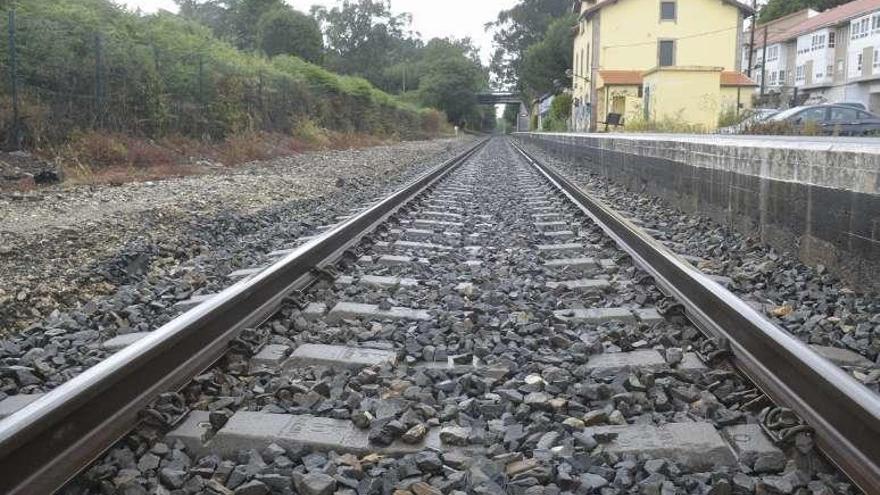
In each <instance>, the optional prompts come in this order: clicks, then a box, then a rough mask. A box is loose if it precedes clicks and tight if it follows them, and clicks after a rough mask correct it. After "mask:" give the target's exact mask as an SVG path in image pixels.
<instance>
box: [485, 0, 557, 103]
mask: <svg viewBox="0 0 880 495" xmlns="http://www.w3.org/2000/svg"><path fill="white" fill-rule="evenodd" d="M571 5H572V4H571V0H522V1H521V2H520V3H519V4H517V5H516V6H514V7H513V8H511V9H509V10H504V11H502V12H501V13H500V14H498V19H497V20H496V21H495V22H493V23H490V24H488V25H487V28H494V29H495V35H494V40H495V45H496V47H497V48H496V49H495V53H494V54H493V56H492V65H491V69H492V74H493V75H494V76H495V80H496V81H497V82H498V83H499V84H501V85H504V86H507V87H509V88H512V89H523V88H522V86H521V85H520V82H521V79H520V75H521V71H522V64H523V59H524V57H525V53H526V50H527V49H528V48H529V47H530V46H532V45H534V44H535V43H538V42H540V41H541V40H542V39H543V37H544V34H545V33H546V32H547V28H548V27H550V24H551V23H553V21H554V20H556V19H558V18H560V17H562V16H564V15H565V14H566V13H568V12H570V9H571ZM569 51H571V50H569Z"/></svg>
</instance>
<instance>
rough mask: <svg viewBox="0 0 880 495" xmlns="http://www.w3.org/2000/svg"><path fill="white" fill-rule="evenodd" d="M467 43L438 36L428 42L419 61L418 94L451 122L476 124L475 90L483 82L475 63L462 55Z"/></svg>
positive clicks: (483, 83) (479, 87) (479, 118)
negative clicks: (443, 113)
mask: <svg viewBox="0 0 880 495" xmlns="http://www.w3.org/2000/svg"><path fill="white" fill-rule="evenodd" d="M468 45H469V44H468V43H461V42H459V43H455V42H451V41H449V40H441V39H434V40H431V42H429V43H428V45H427V46H426V47H425V50H424V53H423V55H422V58H421V60H420V62H419V67H420V69H419V70H420V72H422V74H423V75H422V77H421V83H420V85H419V95H420V98H421V101H422V103H424V104H425V105H426V106H430V107H434V108H439V109H441V110H443V111H444V112H446V115H447V116H449V119H450V121H451V122H453V123H455V124H458V125H461V126H465V125H466V124H467V123H470V125H471V127H476V126H478V123H479V122H481V121H482V117H481V115H480V114H479V111H478V108H477V97H476V93H477V92H478V91H479V90H481V89H483V88H485V87H486V85H487V84H486V75H485V73H484V72H483V70H482V68H481V67H480V65H479V63H475V62H474V61H473V60H472V59H469V58H468V57H467V55H466V54H467V52H468V48H469V46H468Z"/></svg>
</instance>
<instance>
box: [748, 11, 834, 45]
mask: <svg viewBox="0 0 880 495" xmlns="http://www.w3.org/2000/svg"><path fill="white" fill-rule="evenodd" d="M817 15H819V13H818V12H815V11H813V10H810V9H802V10H799V11H797V12H793V13H791V14H788V15H786V16H784V17H780V18H779V19H774V20H772V21H770V22H765V23H763V24H758V29H757V31H755V48H756V49H757V48H762V47H763V46H764V28H765V27H766V28H767V44H768V45H775V44H776V43H780V42H783V41H785V40H786V38H785V36H786V34H787V33H788V31H790V30H792V29H794V28H795V27H797V26H798V25H800V24H802V23H804V22H806V21H807V20H808V19H811V18H812V17H815V16H817ZM751 34H752V33H751V31H750V30H746V32H745V34H744V37H745V40H746V43H748V42H750V41H751Z"/></svg>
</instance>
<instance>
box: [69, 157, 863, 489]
mask: <svg viewBox="0 0 880 495" xmlns="http://www.w3.org/2000/svg"><path fill="white" fill-rule="evenodd" d="M536 182H539V181H538V179H537V178H536V175H535V174H534V173H533V172H531V171H530V170H529V169H527V168H526V166H525V164H524V163H523V162H522V161H521V160H519V159H518V158H517V156H516V155H515V154H514V153H513V150H512V149H511V148H510V147H509V146H508V145H507V143H506V142H505V141H504V140H500V139H496V140H494V141H493V142H491V143H490V144H489V146H488V147H487V148H485V149H483V150H482V151H481V152H480V153H479V154H478V155H477V156H476V157H475V158H473V159H472V161H471V162H469V164H468V165H467V166H466V167H464V168H462V169H460V170H459V171H457V172H456V173H455V174H453V176H452V177H451V178H450V179H448V180H447V181H446V182H445V183H444V185H443V186H441V187H440V188H438V189H439V190H437V191H435V192H433V193H431V194H430V195H428V197H427V198H426V199H425V200H424V201H422V202H421V204H420V205H418V207H416V208H413V209H412V210H411V211H410V212H409V213H408V214H405V215H401V216H400V218H399V219H398V220H397V222H396V223H395V224H392V225H390V226H389V227H390V229H388V230H387V231H385V232H384V234H382V235H380V236H377V239H376V240H378V241H380V242H388V243H395V242H397V241H399V240H401V239H405V240H410V236H411V235H412V233H411V232H407V230H408V229H412V228H414V227H415V226H416V223H417V222H416V221H417V220H419V219H421V218H424V217H425V216H427V215H428V213H427V212H428V211H437V210H438V209H439V207H438V206H436V205H437V203H436V202H435V201H436V200H438V199H439V200H443V198H450V197H453V194H454V193H452V192H450V191H452V190H453V189H455V188H462V189H467V190H473V192H474V195H475V196H474V199H475V200H476V199H478V200H479V201H474V202H472V203H464V202H461V203H460V207H461V208H462V209H461V210H455V211H456V212H457V214H460V215H461V217H460V219H459V220H458V222H459V223H461V224H462V225H458V226H452V225H449V226H446V227H440V226H437V227H436V228H434V229H429V230H434V233H433V234H431V233H428V234H424V237H423V238H420V240H419V242H431V243H434V244H438V245H440V244H442V245H445V246H447V247H452V248H453V249H440V248H429V249H426V248H424V247H420V248H417V247H415V246H412V245H409V246H406V247H403V246H397V247H395V246H394V245H393V244H392V245H384V244H380V243H379V242H377V243H376V244H374V245H373V246H372V247H371V248H370V249H369V250H368V251H367V253H366V256H367V257H364V258H361V259H360V260H358V261H357V262H352V263H350V265H349V266H347V267H345V268H346V269H345V270H343V273H344V274H345V275H347V276H351V277H353V279H352V280H353V281H354V283H351V284H348V285H347V284H345V283H341V282H339V281H337V283H335V284H329V283H325V284H324V285H322V286H318V287H315V288H314V289H313V290H311V291H309V292H308V297H309V299H310V301H311V302H313V303H324V304H326V305H327V307H328V308H332V307H333V306H334V305H335V304H336V303H338V302H356V303H364V304H375V305H378V307H379V309H380V310H388V309H390V308H392V307H408V308H413V309H419V310H422V311H427V313H428V315H429V317H428V318H427V319H424V320H413V321H400V320H393V319H388V318H357V317H349V318H344V319H342V320H339V321H336V320H332V321H331V319H330V314H326V315H324V316H321V314H314V313H310V311H309V310H303V309H301V308H297V307H292V306H287V307H284V308H283V309H282V310H281V311H280V312H279V314H278V315H276V317H275V318H274V319H273V320H271V321H269V322H268V323H266V324H265V325H263V326H261V327H260V328H258V329H255V330H254V331H252V332H248V333H247V334H245V335H244V336H243V337H242V338H241V339H239V340H238V341H237V342H236V345H234V346H233V347H232V351H231V352H230V353H229V354H228V355H227V356H226V357H225V358H224V360H223V361H222V362H221V363H220V364H218V366H217V367H215V368H214V369H212V370H210V371H208V372H206V373H205V374H203V375H201V376H199V377H198V378H197V379H196V380H194V382H193V383H191V384H190V385H189V386H188V387H187V388H185V389H184V390H183V391H182V393H181V394H180V395H181V396H182V397H180V399H181V400H176V399H173V398H172V396H168V397H166V398H165V400H160V401H158V403H157V404H156V405H155V406H154V408H153V410H154V413H155V414H151V415H150V417H151V418H154V420H155V419H156V418H164V419H165V420H166V421H168V422H174V421H173V420H174V419H175V418H179V417H181V415H183V414H185V413H186V412H187V411H188V410H194V411H206V412H209V418H210V421H209V426H207V427H208V432H207V434H208V435H209V436H211V435H218V433H220V434H222V432H223V431H224V430H223V428H224V426H226V425H227V424H229V423H230V421H231V420H234V418H235V414H237V413H238V414H241V413H242V412H243V411H261V412H264V413H270V414H291V415H311V416H313V417H321V418H328V420H329V419H336V420H340V421H343V422H345V424H346V425H348V426H349V427H350V425H349V423H348V422H350V423H351V425H354V427H356V428H357V429H358V431H360V432H361V433H360V434H366V435H368V436H369V441H370V446H371V447H370V448H371V449H375V450H373V452H372V453H369V452H367V453H365V452H345V451H344V449H331V451H329V452H327V451H322V450H318V449H312V448H309V447H308V446H306V445H298V444H292V445H285V446H281V445H279V444H276V443H271V444H269V445H266V446H265V447H263V448H259V449H257V448H254V449H246V450H241V451H238V452H237V453H236V454H235V455H220V454H217V453H209V454H204V453H203V454H199V453H197V452H193V450H192V449H191V448H187V447H186V446H185V445H184V444H183V443H182V442H181V441H179V440H178V441H172V440H170V439H169V438H167V437H166V436H165V432H167V430H168V429H169V425H163V424H161V422H159V423H158V424H157V423H156V422H155V421H154V422H152V423H151V424H147V425H144V426H142V427H140V428H139V429H138V430H137V431H136V432H134V433H132V434H131V435H129V436H128V437H127V438H126V439H125V440H123V441H122V442H120V443H119V444H118V445H117V446H116V447H115V448H114V449H113V450H112V451H111V452H110V453H108V454H107V455H106V456H105V457H104V458H103V459H101V460H100V461H99V462H97V463H96V464H95V465H94V466H93V467H92V468H91V469H90V470H88V471H87V472H86V473H84V474H83V475H82V476H80V477H79V478H78V479H77V480H76V481H75V482H74V483H73V484H72V485H71V486H70V487H68V489H67V490H66V491H67V493H78V494H79V493H83V494H84V493H126V494H142V493H143V494H146V493H181V494H182V493H214V494H235V495H263V494H267V493H277V494H291V493H297V494H302V495H330V494H333V493H336V494H340V495H355V494H357V495H373V494H380V493H381V494H395V495H441V494H455V495H459V494H464V493H473V494H498V495H501V494H513V495H561V494H568V493H571V494H575V493H577V494H590V493H601V494H603V495H611V494H624V493H643V494H650V495H654V494H658V495H659V494H663V495H672V494H677V493H691V494H713V495H722V494H732V493H749V494H751V493H756V494H770V493H783V494H793V493H797V494H816V495H818V494H823V495H826V494H832V493H839V494H848V493H855V491H854V489H852V488H851V487H850V486H849V484H848V483H846V482H845V481H843V480H842V479H841V478H840V477H839V475H837V474H835V473H834V471H833V470H832V469H831V468H829V467H828V465H827V464H826V463H825V462H824V461H823V459H822V458H821V457H819V456H817V455H816V454H815V453H814V452H813V450H812V442H811V439H810V437H809V436H808V435H806V434H798V435H797V436H796V437H795V438H794V443H793V444H788V445H786V448H785V453H784V454H783V453H782V452H779V455H769V454H768V455H765V456H759V457H757V458H752V459H744V458H742V459H740V461H739V462H738V463H736V462H734V463H720V464H727V465H723V466H722V465H713V466H707V463H708V464H716V463H715V462H713V461H712V459H711V454H710V453H708V452H702V451H698V452H696V453H695V459H692V460H690V461H685V460H680V459H677V458H673V457H674V456H673V455H672V454H670V455H669V457H666V456H645V455H637V454H631V453H619V452H615V451H614V450H613V449H612V448H611V447H610V446H611V445H612V444H613V443H614V442H615V441H616V439H617V435H618V434H617V433H609V432H608V431H607V430H602V428H605V427H607V426H623V425H645V426H661V425H668V424H670V423H685V424H688V425H692V424H696V423H704V424H708V425H710V427H711V428H717V429H719V430H720V429H723V428H725V427H728V426H730V425H743V424H754V423H756V422H757V421H758V420H759V418H758V414H759V412H760V411H761V410H762V408H763V407H764V406H765V405H766V403H765V402H764V401H763V400H762V399H761V396H760V394H759V393H757V392H756V391H755V390H754V389H753V387H752V386H751V385H750V384H749V383H748V382H746V381H745V380H744V379H743V378H741V376H740V375H739V374H738V373H736V372H735V371H732V370H731V369H730V368H729V367H728V365H726V364H725V361H724V359H723V353H722V354H718V353H714V352H713V349H712V347H711V345H710V344H709V343H707V342H705V341H704V339H703V338H702V337H701V336H700V334H699V332H698V331H697V330H696V329H695V328H693V326H691V325H690V324H689V323H688V322H687V321H686V320H684V319H682V318H680V317H677V316H676V315H674V314H667V315H666V317H665V318H660V319H659V320H656V321H651V322H650V323H647V322H646V320H642V322H641V323H639V322H634V321H626V322H622V321H609V322H604V323H576V322H573V321H570V320H568V319H567V316H568V315H569V311H570V310H576V309H580V308H611V307H618V308H631V309H636V308H641V309H644V308H659V309H661V310H662V309H663V308H664V307H672V306H671V305H669V301H667V300H666V298H665V297H664V296H663V295H662V294H661V293H660V291H659V290H658V289H657V288H656V287H655V286H654V285H653V283H652V281H651V280H650V278H649V277H647V276H646V275H645V274H644V273H642V272H641V271H639V270H638V269H637V268H635V267H634V266H633V265H632V263H631V262H630V260H629V259H628V258H626V257H625V256H623V255H622V254H621V253H620V251H619V250H617V249H616V248H615V247H614V245H613V243H612V242H611V241H610V240H609V239H607V238H606V237H605V236H604V235H603V234H602V232H601V231H600V229H599V228H598V227H596V226H594V225H591V224H590V223H589V221H588V220H587V219H586V218H584V217H582V216H580V215H579V214H577V213H576V212H575V211H574V209H573V208H572V207H570V206H568V205H565V204H564V202H563V201H561V200H559V201H555V200H554V201H551V202H550V203H549V206H551V207H552V208H553V212H560V213H562V212H564V213H567V214H571V216H570V217H565V218H566V220H565V221H567V222H568V225H569V226H570V227H571V228H572V233H573V234H572V238H571V239H568V240H566V241H565V242H577V243H580V244H582V248H580V251H579V252H578V253H576V254H577V255H578V256H590V257H592V258H595V259H596V260H606V261H605V262H603V264H602V265H601V266H594V267H587V268H585V269H584V271H583V272H581V273H572V269H571V267H570V266H569V267H564V268H550V267H548V266H545V263H547V262H551V261H553V260H554V259H559V258H561V257H562V256H563V255H562V254H560V253H557V254H555V255H548V254H547V253H539V251H540V249H539V247H538V246H539V245H546V244H555V243H556V242H555V241H549V242H548V238H550V236H549V235H547V234H546V233H545V232H549V230H547V229H544V228H543V227H539V226H538V225H537V224H536V220H535V218H534V217H533V215H534V214H535V211H536V210H535V209H534V208H533V206H534V205H529V203H528V202H526V201H524V198H525V197H526V196H527V194H525V193H524V190H525V189H526V188H529V189H531V188H532V187H534V186H533V184H534V183H536ZM528 194H529V195H535V194H536V193H534V192H532V193H528ZM548 196H550V195H548ZM449 211H452V210H449ZM445 229H449V230H448V231H446V230H445ZM456 233H458V234H461V235H456ZM476 233H479V235H472V234H476ZM476 246H479V247H480V248H481V249H479V250H477V249H466V247H476ZM383 254H394V255H410V256H411V257H412V258H413V262H411V263H407V264H400V265H394V266H388V265H385V264H383V263H382V262H381V261H380V259H379V257H380V256H382V255H383ZM607 260H611V261H607ZM366 276H395V277H403V278H411V279H415V280H416V281H417V282H418V285H417V286H415V287H403V286H397V287H391V288H386V289H382V288H371V287H369V286H365V285H364V284H362V283H358V281H359V280H362V277H366ZM574 278H589V279H592V280H603V281H607V282H608V287H607V288H606V289H605V290H604V292H602V291H600V293H597V294H582V293H577V294H574V293H572V292H571V291H567V290H565V289H561V288H554V289H550V288H548V286H547V282H551V281H564V280H571V279H574ZM463 284H464V285H463ZM560 310H562V313H557V311H560ZM331 314H332V312H331ZM303 344H335V345H345V346H351V347H356V348H359V349H374V350H386V351H393V352H394V353H395V355H396V358H397V359H396V364H390V363H387V364H379V365H375V366H371V367H361V368H355V369H350V368H349V369H347V367H346V363H344V362H341V361H340V362H337V364H336V365H327V366H322V365H308V364H304V363H301V362H298V361H295V360H292V361H290V362H288V363H287V364H284V365H282V366H277V365H276V366H269V367H253V366H252V357H253V355H254V354H255V353H257V352H259V351H260V350H261V349H265V348H266V346H269V345H272V346H284V347H286V348H287V350H288V351H291V350H293V349H297V348H298V347H299V346H301V345H303ZM636 350H642V351H657V352H658V353H659V355H661V356H663V357H662V358H661V362H660V363H659V366H656V367H651V368H650V369H649V368H643V367H630V368H620V369H601V368H596V367H591V362H592V360H593V358H596V357H600V358H601V357H603V356H606V355H609V354H612V353H619V352H630V351H636ZM696 350H699V351H700V352H701V353H702V354H704V355H706V356H707V357H710V358H712V359H710V361H709V362H710V365H709V366H708V367H707V368H696V369H695V370H691V371H689V370H688V369H687V368H685V367H684V362H683V361H682V360H683V358H684V356H685V353H690V352H693V351H696ZM450 359H451V360H452V362H453V363H455V366H451V367H450V366H447V365H446V364H445V363H448V362H449V360H450ZM181 404H184V405H185V406H182V405H181ZM782 421H783V423H786V422H788V421H789V420H788V419H786V418H785V417H783V418H782ZM596 428H599V430H597V429H596ZM429 430H430V431H437V430H439V431H440V434H439V439H440V442H441V444H442V446H441V447H439V448H423V449H418V448H416V449H415V452H413V453H411V454H406V455H401V456H393V455H380V454H378V453H376V452H378V451H379V450H380V449H381V448H382V447H384V446H388V445H389V444H392V443H393V442H397V441H400V442H404V443H408V444H412V445H419V444H420V442H421V441H422V439H423V438H425V436H426V435H429V433H428V431H429ZM600 430H601V431H600ZM332 436H333V433H332V432H330V431H325V433H324V437H327V438H330V437H332ZM216 438H219V435H218V436H217V437H215V439H216ZM675 440H676V439H675V438H672V439H670V441H671V442H673V443H674V441H675ZM279 442H280V441H279ZM208 448H209V449H210V448H211V446H210V445H209V447H208ZM694 463H697V464H699V465H700V467H697V466H696V465H695V464H694Z"/></svg>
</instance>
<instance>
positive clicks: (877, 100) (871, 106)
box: [868, 93, 880, 113]
mask: <svg viewBox="0 0 880 495" xmlns="http://www.w3.org/2000/svg"><path fill="white" fill-rule="evenodd" d="M868 110H870V111H871V112H873V113H880V93H871V98H870V100H869V101H868Z"/></svg>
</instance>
